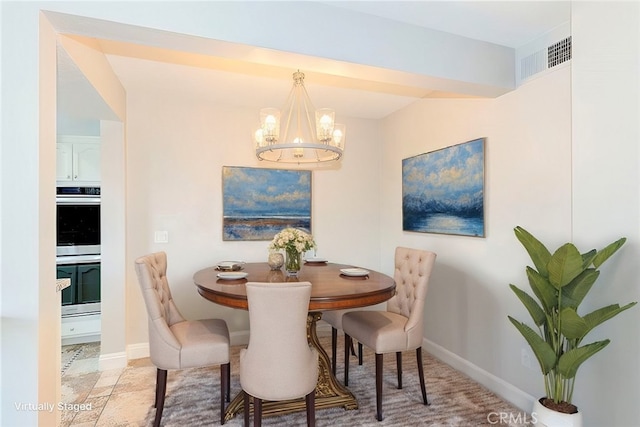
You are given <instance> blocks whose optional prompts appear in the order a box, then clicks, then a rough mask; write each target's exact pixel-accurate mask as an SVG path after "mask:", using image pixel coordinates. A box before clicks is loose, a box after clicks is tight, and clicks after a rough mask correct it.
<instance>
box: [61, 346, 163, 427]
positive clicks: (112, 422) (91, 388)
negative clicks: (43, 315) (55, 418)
mask: <svg viewBox="0 0 640 427" xmlns="http://www.w3.org/2000/svg"><path fill="white" fill-rule="evenodd" d="M99 354H100V343H90V344H75V345H69V346H63V348H62V403H63V404H64V410H63V411H62V417H61V419H62V420H61V426H62V427H67V426H74V427H77V426H83V427H84V426H142V425H144V419H145V417H146V415H147V411H148V410H149V406H150V405H151V403H152V401H153V393H146V392H145V393H140V392H139V391H140V390H153V389H154V385H155V367H154V366H153V365H151V362H150V360H149V359H148V358H146V359H138V360H132V361H130V362H129V364H130V366H135V367H136V368H139V369H129V370H125V369H124V368H123V369H113V370H107V371H98V355H99Z"/></svg>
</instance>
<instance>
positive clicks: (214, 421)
mask: <svg viewBox="0 0 640 427" xmlns="http://www.w3.org/2000/svg"><path fill="white" fill-rule="evenodd" d="M320 342H321V343H322V345H323V348H324V349H325V350H326V351H327V353H329V354H331V342H330V338H329V337H320ZM343 345H344V344H343V341H342V340H339V341H338V369H337V375H336V377H337V378H338V380H339V381H340V382H342V380H343V376H344V374H343V372H344V371H343V367H344V360H343V354H344V350H343V349H344V347H343ZM240 348H242V347H241V346H233V347H232V354H231V395H232V398H233V396H235V395H236V394H237V393H239V392H240V378H239V362H238V357H239V356H238V354H239V350H240ZM402 361H403V377H402V378H403V388H402V389H400V390H399V389H397V388H396V387H397V376H396V359H395V354H389V355H385V358H384V369H383V373H384V376H383V402H382V405H383V416H384V419H383V420H382V421H381V422H378V421H377V420H376V416H375V413H376V392H375V355H374V354H373V352H372V351H371V350H368V349H367V348H366V347H365V349H364V363H363V365H360V366H359V365H358V360H357V357H353V356H352V357H351V359H350V364H349V387H348V388H349V389H350V390H351V392H352V393H353V394H354V395H355V397H356V399H357V400H358V405H359V408H358V409H355V410H345V409H343V408H329V409H320V410H317V411H316V425H317V426H479V425H499V426H524V425H528V420H529V419H530V417H529V415H528V414H527V413H525V412H523V411H521V410H520V409H518V408H516V407H514V406H512V405H511V404H509V403H508V402H505V401H504V400H502V399H500V398H499V397H498V396H497V395H495V394H494V393H492V392H491V391H489V390H488V389H486V388H484V387H483V386H481V385H479V384H478V383H476V382H474V381H473V380H471V379H469V378H468V377H467V376H465V375H464V374H461V373H460V372H458V371H456V370H454V369H453V368H451V367H450V366H448V365H446V364H444V363H442V362H440V361H438V360H437V359H435V358H434V357H433V356H431V355H429V354H428V353H425V352H424V351H423V363H424V371H425V380H426V387H427V396H428V399H429V403H430V405H429V406H425V405H423V404H422V396H421V392H420V382H419V379H418V370H417V365H416V356H415V351H411V352H405V353H403V360H402ZM219 372H220V371H219V368H218V367H212V368H200V369H187V370H182V371H169V377H168V384H167V397H166V400H165V408H164V412H163V416H162V425H163V426H166V427H170V426H181V427H182V426H213V425H219V417H220V412H219V411H220V406H219V403H218V402H219V396H220V394H219V393H220V376H219ZM500 414H504V415H502V416H503V418H502V420H501V419H500ZM154 417H155V409H154V408H153V407H150V408H149V411H148V413H147V416H146V420H145V423H146V425H148V426H150V425H152V423H153V419H154ZM225 425H228V426H242V425H243V415H242V413H240V414H238V415H237V416H236V417H235V418H233V419H231V420H230V421H227V422H226V423H225ZM251 425H253V419H252V420H251ZM262 425H264V426H287V427H289V426H305V425H306V415H305V412H297V413H293V414H287V415H280V416H269V417H265V418H264V419H263V421H262Z"/></svg>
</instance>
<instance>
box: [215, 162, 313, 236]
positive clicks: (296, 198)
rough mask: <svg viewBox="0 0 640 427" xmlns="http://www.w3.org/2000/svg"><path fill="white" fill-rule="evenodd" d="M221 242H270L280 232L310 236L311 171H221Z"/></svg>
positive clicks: (229, 167)
mask: <svg viewBox="0 0 640 427" xmlns="http://www.w3.org/2000/svg"><path fill="white" fill-rule="evenodd" d="M222 204H223V207H222V211H223V218H222V239H223V240H271V239H273V236H274V235H275V234H276V233H278V232H279V231H281V230H282V229H283V228H287V227H295V228H299V229H301V230H304V231H306V232H308V233H311V171H294V170H283V169H259V168H245V167H231V166H224V167H223V168H222Z"/></svg>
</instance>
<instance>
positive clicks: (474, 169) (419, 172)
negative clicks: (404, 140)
mask: <svg viewBox="0 0 640 427" xmlns="http://www.w3.org/2000/svg"><path fill="white" fill-rule="evenodd" d="M484 142H485V139H484V138H480V139H475V140H473V141H469V142H465V143H463V144H459V145H454V146H452V147H447V148H443V149H441V150H437V151H432V152H430V153H426V154H421V155H418V156H415V157H410V158H408V159H403V160H402V224H403V227H402V228H403V230H405V231H418V232H423V233H442V234H458V235H465V236H478V237H484Z"/></svg>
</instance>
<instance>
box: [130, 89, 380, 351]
mask: <svg viewBox="0 0 640 427" xmlns="http://www.w3.org/2000/svg"><path fill="white" fill-rule="evenodd" d="M285 95H286V94H285ZM127 96H128V105H127V114H128V117H127V123H128V127H127V170H126V173H127V203H126V205H127V260H126V261H127V263H126V267H127V272H128V274H127V287H128V290H127V301H128V307H127V315H128V316H129V319H128V322H127V328H128V329H127V337H128V338H127V340H128V343H129V344H138V343H144V342H146V341H147V322H146V312H145V310H144V305H143V301H142V298H141V295H140V291H139V289H138V283H137V279H136V276H135V271H134V269H133V265H134V264H133V261H134V260H135V258H136V257H138V256H141V255H145V254H147V253H150V252H154V251H159V250H162V251H165V252H167V254H168V262H169V268H168V274H167V275H168V278H169V281H170V284H171V287H172V293H173V296H174V298H175V300H176V303H177V305H178V307H179V308H180V310H181V311H182V312H183V315H185V317H188V318H202V317H207V316H220V317H223V318H225V320H227V322H228V324H229V329H230V330H231V332H232V333H233V332H243V331H246V330H247V329H248V317H247V315H246V313H245V312H243V311H240V310H233V309H228V308H224V307H221V306H219V305H215V304H213V303H211V302H208V301H206V300H204V299H203V298H202V297H201V296H200V295H199V294H198V293H197V292H196V288H195V286H194V284H193V281H192V276H193V274H194V273H195V272H196V271H197V270H199V269H201V268H205V267H210V266H212V265H214V264H215V263H216V262H218V261H222V260H229V259H232V260H235V259H240V260H244V261H248V262H251V261H254V262H255V261H266V259H267V255H268V251H267V246H268V244H269V241H259V242H246V241H245V242H243V241H234V242H231V241H227V242H225V241H222V194H221V189H222V167H223V166H248V167H273V166H274V165H273V164H270V163H264V162H258V160H257V159H256V158H255V154H254V152H253V143H252V141H251V139H250V135H251V132H249V131H248V130H249V129H253V128H254V127H255V125H256V123H257V120H258V111H254V110H246V109H238V108H231V107H229V106H219V105H215V102H206V103H194V102H192V101H184V100H180V99H176V98H171V97H170V95H167V94H164V93H148V92H137V91H135V90H134V91H130V92H129V93H128V94H127ZM343 119H344V118H341V120H343ZM344 122H345V124H346V125H347V127H348V139H347V143H346V144H347V145H346V146H347V151H346V154H345V156H344V159H343V161H342V163H341V165H340V166H339V168H337V169H330V170H315V171H313V172H312V232H313V234H314V237H315V239H316V243H317V244H318V254H319V255H323V256H325V257H327V258H329V259H330V260H331V261H335V262H342V263H353V264H355V265H362V266H370V267H371V268H377V267H378V263H379V255H378V250H377V247H378V242H379V229H380V228H379V220H378V206H379V204H380V196H379V192H378V191H377V190H378V188H379V185H380V177H379V173H378V171H379V164H380V159H379V145H380V136H379V135H378V132H377V124H376V122H374V121H369V120H357V119H348V118H346V120H344ZM279 167H282V166H280V165H279ZM155 230H166V231H168V232H169V243H167V244H159V243H153V236H154V231H155Z"/></svg>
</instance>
